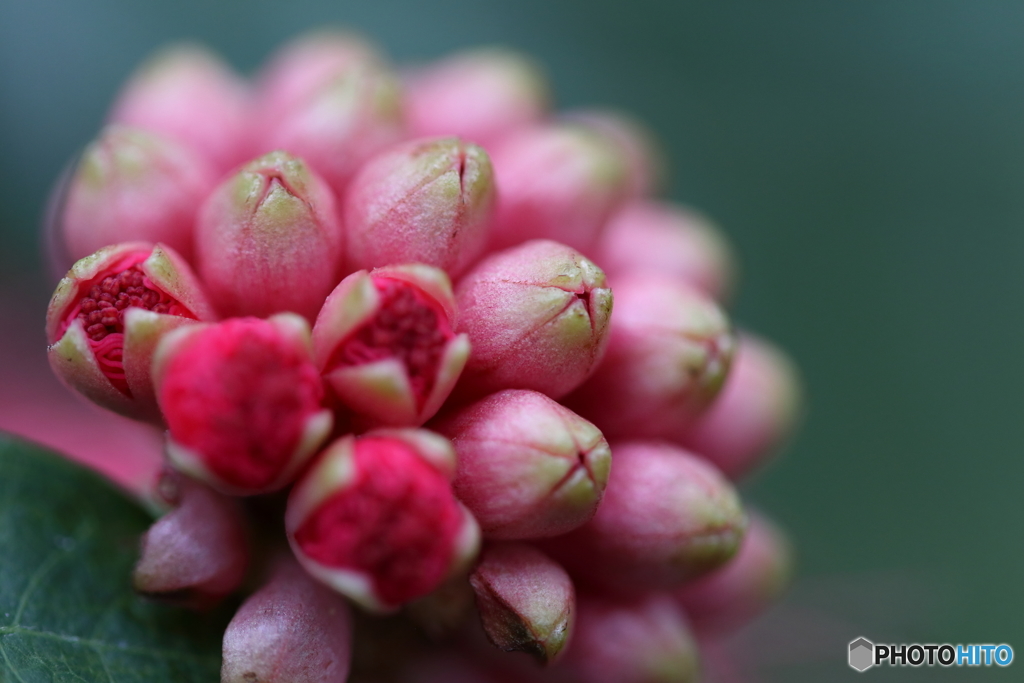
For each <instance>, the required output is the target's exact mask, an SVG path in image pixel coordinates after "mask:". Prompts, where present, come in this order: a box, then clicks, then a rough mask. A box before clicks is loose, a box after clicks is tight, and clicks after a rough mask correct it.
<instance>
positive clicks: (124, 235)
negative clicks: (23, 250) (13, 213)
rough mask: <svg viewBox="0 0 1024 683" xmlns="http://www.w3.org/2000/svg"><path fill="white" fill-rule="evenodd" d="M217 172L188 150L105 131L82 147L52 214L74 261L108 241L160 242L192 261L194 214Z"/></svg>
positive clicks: (152, 137)
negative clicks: (81, 151)
mask: <svg viewBox="0 0 1024 683" xmlns="http://www.w3.org/2000/svg"><path fill="white" fill-rule="evenodd" d="M214 183H215V172H214V170H213V169H212V168H210V166H209V165H208V163H207V161H206V160H205V159H203V158H201V157H199V156H198V155H197V154H196V153H194V152H193V151H192V150H191V149H190V148H188V147H186V146H184V145H182V144H180V143H178V142H176V141H174V140H170V139H166V138H162V137H160V136H159V135H156V134H153V133H149V132H147V131H144V130H141V129H136V128H129V127H127V126H108V127H107V128H105V129H104V130H103V132H102V133H101V134H100V137H99V138H98V139H97V140H96V141H94V142H93V143H91V144H90V145H89V146H88V147H86V149H85V152H84V153H83V154H82V157H81V158H80V159H79V161H78V164H77V166H76V168H75V170H74V172H73V174H72V175H71V178H70V180H69V185H68V186H67V188H66V190H65V191H66V193H67V194H66V195H65V197H64V200H63V205H62V206H61V207H60V208H59V209H58V211H59V214H58V215H57V216H56V217H55V218H56V221H57V226H56V227H57V229H58V231H59V232H60V236H59V238H62V239H63V240H64V244H65V246H66V248H67V249H66V251H67V254H68V255H69V256H70V257H71V258H72V259H74V260H76V261H77V260H78V259H81V258H84V257H86V256H88V255H89V254H91V253H93V252H95V251H97V250H99V249H101V248H103V247H107V246H110V245H113V244H118V243H121V242H131V241H134V240H144V241H147V242H161V243H163V244H166V245H167V246H169V247H171V248H172V249H174V250H175V251H177V252H178V253H179V254H181V255H182V256H183V257H185V258H186V259H189V258H191V256H192V231H193V227H194V225H195V218H196V209H197V207H198V206H199V204H201V203H202V201H203V199H205V198H206V195H207V194H209V192H210V190H212V189H213V185H214Z"/></svg>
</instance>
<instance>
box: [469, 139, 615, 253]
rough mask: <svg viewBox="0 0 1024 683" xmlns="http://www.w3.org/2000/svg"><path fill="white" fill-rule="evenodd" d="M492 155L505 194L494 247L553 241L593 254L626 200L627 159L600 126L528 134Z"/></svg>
mask: <svg viewBox="0 0 1024 683" xmlns="http://www.w3.org/2000/svg"><path fill="white" fill-rule="evenodd" d="M489 151H490V154H491V162H492V163H493V164H494V173H495V176H496V178H497V184H498V187H499V188H500V190H499V192H500V197H499V201H498V210H497V215H496V216H495V222H494V227H493V228H492V230H491V248H493V249H504V248H506V247H510V246H512V245H515V244H518V243H520V242H522V241H524V240H529V239H536V238H545V239H551V240H556V241H558V242H562V243H564V244H567V245H569V246H570V247H573V248H574V249H579V250H581V251H583V252H587V253H589V252H590V251H591V250H592V249H593V247H594V244H595V242H596V241H597V238H598V236H599V234H600V232H601V229H602V228H603V227H604V224H605V222H606V221H607V219H608V217H609V216H610V215H611V214H612V212H613V211H614V210H615V209H616V208H617V207H618V206H619V204H621V203H622V201H623V200H624V199H625V198H626V191H627V175H626V172H627V168H626V163H625V160H624V159H623V158H622V155H621V153H620V151H619V150H618V149H617V148H616V147H615V145H614V144H612V143H611V142H609V141H608V140H607V139H606V138H605V137H604V136H603V135H602V134H600V133H599V132H597V131H596V130H594V129H592V128H587V127H584V126H578V125H570V124H557V125H546V126H536V127H533V128H527V129H524V130H520V131H518V132H516V133H514V134H512V135H509V136H507V137H505V138H503V139H502V141H501V142H500V143H499V144H498V145H496V146H494V148H493V149H490V150H489Z"/></svg>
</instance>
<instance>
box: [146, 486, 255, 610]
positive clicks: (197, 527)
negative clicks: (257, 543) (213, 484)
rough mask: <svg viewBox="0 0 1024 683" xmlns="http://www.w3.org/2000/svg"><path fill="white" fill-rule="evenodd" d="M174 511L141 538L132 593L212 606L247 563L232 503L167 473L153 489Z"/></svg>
mask: <svg viewBox="0 0 1024 683" xmlns="http://www.w3.org/2000/svg"><path fill="white" fill-rule="evenodd" d="M158 490H159V492H160V494H161V495H162V496H163V497H164V500H165V501H166V502H168V503H171V504H172V505H174V506H175V507H174V509H173V510H171V511H170V512H168V513H167V514H165V515H164V516H163V517H161V518H160V519H159V520H157V522H156V523H155V524H154V525H153V526H152V527H150V529H149V531H147V532H146V533H145V535H144V536H143V537H142V552H141V553H140V557H139V562H138V564H136V565H135V571H134V573H133V575H132V581H133V583H134V584H135V590H137V591H139V592H140V593H143V594H144V595H147V596H150V597H155V598H161V599H163V600H167V601H170V602H174V603H177V604H182V605H185V606H187V607H191V608H193V609H206V608H209V607H212V606H213V605H215V604H216V603H217V602H219V601H220V600H221V599H222V598H224V597H226V596H227V595H228V594H230V593H233V592H234V591H236V590H237V589H238V587H239V586H240V585H241V584H242V580H243V579H244V578H245V570H246V567H247V566H248V564H249V547H248V542H247V540H246V528H245V518H244V516H243V514H242V510H241V508H240V506H239V505H238V503H237V501H235V500H232V499H230V498H226V497H224V496H221V495H220V494H218V493H216V492H214V491H212V490H211V489H209V488H207V487H206V486H204V485H202V484H200V483H199V482H196V481H193V480H191V479H188V478H187V477H183V476H181V475H180V474H178V473H176V472H172V471H170V470H168V471H165V472H164V473H163V474H162V475H161V479H160V483H159V486H158Z"/></svg>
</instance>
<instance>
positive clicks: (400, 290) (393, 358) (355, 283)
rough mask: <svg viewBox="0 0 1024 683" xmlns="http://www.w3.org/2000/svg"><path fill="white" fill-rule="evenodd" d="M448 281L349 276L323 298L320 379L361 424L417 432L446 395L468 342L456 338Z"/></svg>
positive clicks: (430, 274)
mask: <svg viewBox="0 0 1024 683" xmlns="http://www.w3.org/2000/svg"><path fill="white" fill-rule="evenodd" d="M454 322H455V300H454V297H453V296H452V290H451V284H450V283H449V281H448V277H447V276H446V275H445V274H444V273H443V272H442V271H440V270H438V269H436V268H431V267H430V266H424V265H420V264H412V265H403V266H392V267H389V268H378V269H376V270H373V271H371V272H369V273H367V272H366V271H364V270H361V271H359V272H356V273H353V274H351V275H349V276H348V277H347V278H345V279H344V280H342V281H341V284H339V285H338V286H337V288H335V290H334V291H333V292H331V295H330V296H329V297H328V298H327V302H326V303H325V304H324V307H323V309H321V311H320V315H319V316H318V317H317V320H316V325H315V326H314V328H313V349H314V354H315V357H316V361H317V365H318V366H319V367H320V368H321V370H322V371H323V374H324V379H325V380H326V381H327V383H328V384H329V385H330V386H331V388H332V389H333V390H334V392H335V394H336V395H337V396H338V397H339V398H340V400H341V401H342V402H343V403H344V404H345V405H347V406H348V407H349V408H351V409H352V410H353V411H355V412H356V413H357V414H358V415H360V416H362V417H363V418H364V419H365V420H367V421H369V422H371V423H375V424H381V425H391V426H419V425H421V424H423V423H424V422H426V421H427V420H428V419H429V418H430V417H432V416H433V415H434V413H436V412H437V411H438V409H439V408H440V407H441V404H442V403H444V400H445V398H447V397H448V394H449V393H451V390H452V387H454V386H455V382H456V380H457V379H458V378H459V374H460V373H461V372H462V368H463V366H464V365H465V364H466V359H467V358H468V357H469V338H468V337H467V336H466V335H465V334H455V332H454Z"/></svg>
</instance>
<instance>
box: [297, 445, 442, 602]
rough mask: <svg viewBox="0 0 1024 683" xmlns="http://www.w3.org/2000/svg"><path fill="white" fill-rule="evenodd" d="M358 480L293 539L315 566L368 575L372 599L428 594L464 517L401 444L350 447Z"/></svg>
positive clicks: (435, 476) (430, 471)
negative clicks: (374, 596)
mask: <svg viewBox="0 0 1024 683" xmlns="http://www.w3.org/2000/svg"><path fill="white" fill-rule="evenodd" d="M355 461H356V471H357V473H358V474H357V475H356V480H355V481H354V482H353V483H351V484H350V485H349V486H348V487H346V488H345V489H344V490H342V491H340V492H338V493H336V494H335V495H334V496H332V497H331V498H329V499H328V500H327V501H326V502H325V503H323V504H322V505H321V506H320V507H318V508H317V509H316V510H315V511H314V512H313V513H312V514H311V515H310V517H309V519H307V520H306V521H305V522H304V523H303V524H302V526H300V527H299V529H298V530H297V531H296V533H295V540H296V542H297V543H298V544H299V545H300V546H301V547H302V549H303V551H304V552H305V553H306V554H307V555H308V556H309V557H311V558H312V559H314V560H316V561H317V562H319V563H321V564H323V565H325V566H328V567H337V568H343V569H352V570H355V571H358V572H360V573H365V574H367V575H369V576H371V577H372V579H373V582H374V588H375V592H376V593H377V596H378V597H379V598H380V599H382V600H383V601H384V602H385V603H387V604H390V605H399V604H402V603H404V602H407V601H409V600H411V599H414V598H417V597H420V596H422V595H425V594H427V593H428V592H430V591H431V590H433V589H434V588H436V587H437V585H438V584H439V583H440V582H441V581H442V580H443V579H444V577H445V575H446V574H447V573H448V570H449V568H450V566H451V562H452V554H453V552H454V546H455V539H456V536H457V535H458V533H459V529H460V527H461V524H462V514H461V511H460V509H459V507H458V504H457V503H456V501H455V497H454V495H453V494H452V490H451V486H450V485H449V483H448V481H447V480H446V479H445V478H444V477H443V476H442V475H441V474H440V473H439V472H438V471H437V470H435V469H434V468H432V467H431V466H430V465H429V464H427V463H426V462H425V461H424V460H423V459H422V458H420V457H419V456H417V455H416V454H415V453H413V452H412V451H411V450H410V448H409V446H408V445H406V444H405V443H403V442H401V441H397V440H394V439H388V438H380V437H368V438H363V439H360V440H358V441H357V442H356V447H355Z"/></svg>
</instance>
